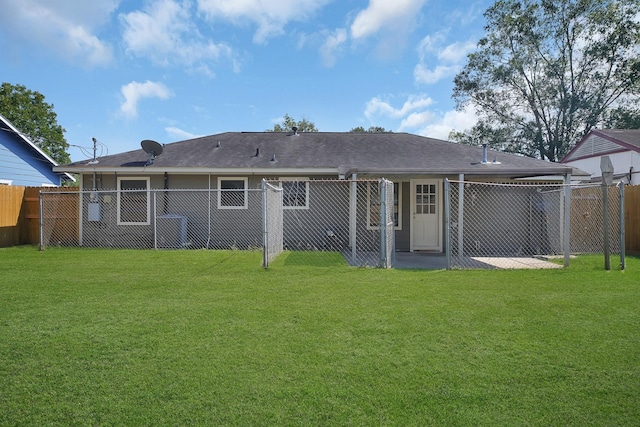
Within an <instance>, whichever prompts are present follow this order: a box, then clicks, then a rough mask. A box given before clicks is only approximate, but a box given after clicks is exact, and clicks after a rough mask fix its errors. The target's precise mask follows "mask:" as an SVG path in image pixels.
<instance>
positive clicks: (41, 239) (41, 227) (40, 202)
mask: <svg viewBox="0 0 640 427" xmlns="http://www.w3.org/2000/svg"><path fill="white" fill-rule="evenodd" d="M38 210H39V212H38V214H39V216H40V223H39V224H38V225H39V226H40V250H41V251H44V220H43V218H42V212H43V211H44V209H42V190H40V191H39V192H38Z"/></svg>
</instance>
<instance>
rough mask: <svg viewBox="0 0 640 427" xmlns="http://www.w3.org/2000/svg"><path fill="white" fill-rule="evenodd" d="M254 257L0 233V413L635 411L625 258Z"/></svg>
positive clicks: (407, 416)
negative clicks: (512, 263)
mask: <svg viewBox="0 0 640 427" xmlns="http://www.w3.org/2000/svg"><path fill="white" fill-rule="evenodd" d="M261 256H262V255H261V253H260V252H242V251H228V252H217V251H128V250H94V249H60V248H52V249H48V250H47V251H45V252H38V251H37V249H36V248H34V247H19V248H7V249H0V425H34V426H40V425H64V426H68V425H78V426H90V425H154V426H155V425H176V426H185V425H216V426H218V425H249V426H257V425H331V426H333V425H376V426H377V425H400V426H407V425H469V426H477V425H491V426H494V425H580V426H582V425H616V426H622V425H638V422H639V420H640V404H639V403H638V402H639V400H638V399H639V397H638V396H640V274H638V271H640V259H638V258H628V259H627V269H626V270H625V271H619V270H613V271H608V272H607V271H604V269H603V260H602V257H586V258H578V259H575V260H572V261H571V267H570V268H569V269H562V270H536V271H534V270H520V271H479V270H478V271H415V270H413V271H411V270H377V269H365V268H352V267H348V266H346V265H345V264H344V263H343V262H342V259H341V258H340V257H339V256H337V255H335V254H317V255H313V254H297V253H285V254H283V255H281V256H280V257H279V258H278V259H277V260H276V262H275V263H274V264H273V265H272V267H271V268H269V269H268V270H263V269H262V268H261V267H260V263H261ZM613 264H615V262H612V265H613Z"/></svg>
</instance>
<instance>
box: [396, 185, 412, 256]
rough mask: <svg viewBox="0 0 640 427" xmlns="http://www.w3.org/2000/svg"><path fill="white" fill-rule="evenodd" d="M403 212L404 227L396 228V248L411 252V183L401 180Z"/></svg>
mask: <svg viewBox="0 0 640 427" xmlns="http://www.w3.org/2000/svg"><path fill="white" fill-rule="evenodd" d="M400 186H401V188H402V193H401V197H402V199H401V214H402V229H401V230H396V250H397V251H400V252H409V251H410V250H411V183H410V182H401V183H400Z"/></svg>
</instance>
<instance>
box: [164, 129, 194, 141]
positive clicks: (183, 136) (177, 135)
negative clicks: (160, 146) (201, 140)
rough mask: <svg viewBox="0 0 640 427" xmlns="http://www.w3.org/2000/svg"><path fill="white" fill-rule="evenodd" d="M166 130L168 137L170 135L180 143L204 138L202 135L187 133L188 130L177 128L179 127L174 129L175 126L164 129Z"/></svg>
mask: <svg viewBox="0 0 640 427" xmlns="http://www.w3.org/2000/svg"><path fill="white" fill-rule="evenodd" d="M164 130H165V132H167V135H169V137H170V138H172V139H175V140H178V141H182V140H187V139H193V138H198V137H199V136H202V135H196V134H193V133H191V132H187V131H186V130H183V129H180V128H177V127H173V126H168V127H166V128H164Z"/></svg>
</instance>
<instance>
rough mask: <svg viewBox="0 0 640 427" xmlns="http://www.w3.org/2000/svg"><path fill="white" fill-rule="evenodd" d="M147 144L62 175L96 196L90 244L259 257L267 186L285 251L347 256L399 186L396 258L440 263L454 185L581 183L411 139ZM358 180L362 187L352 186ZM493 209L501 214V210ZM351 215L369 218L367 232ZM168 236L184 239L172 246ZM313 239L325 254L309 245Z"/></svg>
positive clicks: (279, 137) (86, 232) (567, 170)
mask: <svg viewBox="0 0 640 427" xmlns="http://www.w3.org/2000/svg"><path fill="white" fill-rule="evenodd" d="M143 145H144V144H143ZM146 145H147V148H146V149H137V150H133V151H129V152H125V153H120V154H115V155H111V156H106V157H100V158H97V159H89V160H84V161H80V162H75V163H71V164H69V165H64V166H59V167H57V168H56V170H57V171H60V172H69V173H77V174H79V176H80V186H81V188H82V189H84V190H86V192H87V193H86V195H88V196H84V197H83V200H82V202H81V206H82V219H81V221H80V222H81V224H80V229H81V231H82V235H83V238H84V242H85V244H86V242H102V243H100V245H106V246H123V245H125V244H126V243H127V242H128V241H130V240H132V239H133V240H135V241H137V242H139V244H140V246H141V247H158V246H160V247H163V246H168V247H185V246H188V247H222V248H225V247H226V248H228V247H252V246H254V245H258V246H259V245H261V242H262V237H263V236H262V235H263V230H262V226H261V224H262V211H263V206H262V202H261V200H262V194H261V193H260V188H261V187H262V181H263V180H266V181H268V182H272V183H274V184H275V185H277V186H278V187H281V188H282V189H283V201H282V203H283V209H284V212H285V245H287V246H288V247H290V248H296V247H298V246H299V247H303V246H304V247H306V246H309V247H310V246H320V247H332V246H335V247H340V248H344V247H346V246H349V245H350V244H351V243H352V242H354V241H356V237H357V240H358V242H362V241H366V240H367V239H378V237H375V238H374V237H372V236H375V235H376V233H377V231H378V230H379V229H380V215H379V214H380V198H379V195H380V193H379V192H380V187H379V185H378V181H379V180H380V179H381V178H386V179H387V180H390V181H391V182H392V183H393V192H392V193H393V199H392V201H390V203H391V204H392V205H393V206H392V207H391V208H392V212H393V228H394V234H395V235H394V239H395V248H396V250H398V251H406V252H413V251H430V252H434V253H442V252H443V251H444V250H445V244H446V243H445V240H446V239H445V218H444V215H443V212H444V207H445V199H444V190H445V179H449V180H459V181H463V180H475V181H482V182H503V183H505V182H511V183H515V182H523V180H525V181H526V180H536V181H544V182H550V183H563V182H568V181H569V180H570V176H571V172H572V168H571V167H569V166H567V165H560V164H554V163H549V162H545V161H541V160H536V159H531V158H526V157H522V156H517V155H512V154H507V153H501V152H488V151H487V150H486V149H483V148H482V147H475V146H468V145H461V144H455V143H451V142H447V141H442V140H437V139H433V138H426V137H422V136H417V135H412V134H408V133H391V132H389V133H350V132H349V133H326V132H313V133H298V132H295V131H294V132H291V133H278V132H227V133H221V134H216V135H210V136H206V137H201V138H195V139H190V140H186V141H179V142H175V143H171V144H165V145H164V146H160V145H158V147H160V148H158V149H156V150H155V151H153V150H150V149H149V146H153V145H154V144H153V143H146ZM355 181H358V182H360V184H358V187H357V188H355V187H353V186H352V185H351V184H350V183H351V182H355ZM178 190H180V191H181V193H180V194H178V193H177V191H178ZM354 200H355V201H354ZM478 202H479V203H481V201H478ZM486 208H487V212H493V213H492V215H493V214H496V212H498V211H499V208H500V206H497V205H491V206H489V205H487V206H486ZM338 212H341V213H342V214H341V216H339V217H337V216H336V217H334V215H335V214H336V213H338ZM350 212H351V213H350ZM350 215H351V216H352V217H356V216H357V217H359V218H361V220H360V221H359V222H358V225H357V226H354V224H351V223H350V222H349V221H350V220H349V217H350ZM302 225H304V227H302ZM169 228H170V229H172V230H174V231H173V232H171V233H170V237H166V238H165V237H163V235H164V234H166V233H164V232H163V230H165V229H169ZM303 234H304V235H305V236H307V237H308V236H314V238H317V239H320V238H322V242H323V243H322V244H316V243H313V244H310V243H308V241H307V240H305V239H302V238H300V237H299V236H302V235H303ZM159 238H160V240H159Z"/></svg>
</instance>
